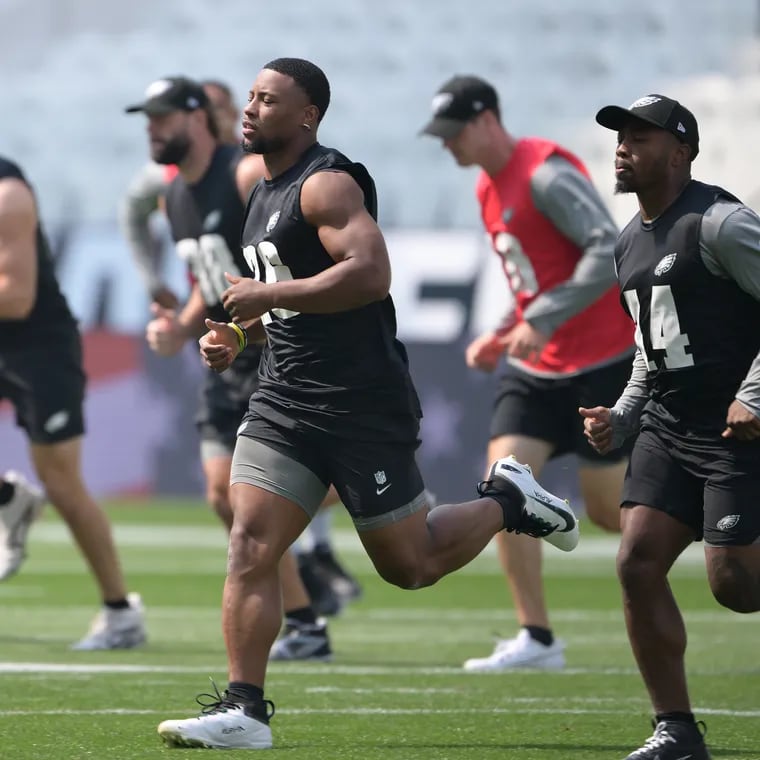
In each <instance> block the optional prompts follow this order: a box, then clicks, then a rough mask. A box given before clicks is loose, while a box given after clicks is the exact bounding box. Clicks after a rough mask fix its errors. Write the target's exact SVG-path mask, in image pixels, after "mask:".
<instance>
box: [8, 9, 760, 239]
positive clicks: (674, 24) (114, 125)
mask: <svg viewBox="0 0 760 760" xmlns="http://www.w3.org/2000/svg"><path fill="white" fill-rule="evenodd" d="M756 15H757V3H756V2H754V1H753V0H731V2H730V3H718V2H715V0H692V2H691V3H689V4H688V7H685V6H683V5H682V4H676V3H663V2H661V0H640V2H639V3H637V4H635V5H634V4H620V3H613V2H609V0H509V1H507V0H470V2H469V3H466V4H463V3H461V2H454V1H453V0H437V1H436V2H432V0H430V1H429V2H423V1H422V0H417V1H416V2H412V1H410V0H387V1H386V2H385V3H375V2H370V1H369V0H326V1H323V2H313V0H291V2H289V3H264V2H261V1H259V2H256V1H252V0H246V1H245V2H244V1H243V0H225V2H223V3H212V2H209V0H182V2H179V0H162V1H161V2H158V3H157V2H148V0H131V2H129V3H102V2H98V1H97V0H36V2H35V3H33V4H31V3H28V2H25V1H24V0H0V60H1V61H2V68H3V71H4V72H6V76H5V77H4V81H3V121H2V140H0V150H2V152H3V153H6V154H8V155H11V156H13V157H15V158H16V159H18V160H19V161H20V162H21V163H22V164H24V165H25V166H26V168H27V170H28V172H29V174H30V176H31V178H32V179H33V180H34V181H35V183H36V185H37V187H38V191H39V194H40V196H41V200H42V204H43V211H44V213H45V215H46V217H47V218H48V219H51V220H62V219H63V218H69V219H71V218H74V219H77V220H81V221H85V222H87V221H104V220H106V219H111V218H113V216H114V209H115V203H116V200H117V198H118V197H119V194H120V192H121V191H122V189H123V187H124V185H125V183H126V182H127V180H128V178H129V176H130V174H131V173H132V171H133V170H134V168H135V167H136V166H137V165H139V164H140V162H141V161H142V160H143V157H144V155H145V150H146V148H145V140H144V132H143V124H142V122H141V120H140V119H139V118H127V117H126V116H124V115H123V113H122V110H121V109H122V107H123V105H124V104H125V103H127V102H130V101H132V100H133V99H135V98H136V97H139V96H140V95H141V93H142V91H143V89H144V87H145V85H146V84H147V83H148V82H149V81H151V80H152V79H154V78H157V77H159V76H161V75H164V74H169V73H177V72H183V73H187V74H189V75H192V76H197V77H204V76H214V77H218V78H222V79H226V80H228V81H230V82H231V83H232V84H233V86H234V87H235V89H236V90H237V92H238V94H239V97H240V98H241V99H242V97H243V95H244V93H245V92H246V91H247V88H248V86H249V85H250V83H251V81H252V79H253V77H254V76H255V74H256V72H257V71H258V69H259V68H260V66H261V65H262V64H263V63H265V62H266V61H267V60H269V59H271V58H274V57H278V56H281V55H291V56H301V57H305V58H309V59H311V60H314V61H315V62H316V63H318V64H319V65H320V66H322V67H323V68H324V70H325V71H326V73H327V75H328V77H329V78H330V80H331V82H332V85H333V91H334V98H333V104H332V106H331V110H330V113H329V115H328V118H327V120H326V122H325V125H324V127H323V130H322V135H321V137H322V141H323V142H325V143H327V144H335V145H337V146H339V147H340V148H341V149H343V150H344V151H345V152H347V153H349V154H350V155H352V157H355V158H356V159H358V160H362V161H364V162H365V163H366V164H367V165H368V166H369V168H370V169H371V171H372V172H373V173H374V174H375V176H376V178H377V182H378V186H379V190H380V198H381V214H382V216H381V221H383V222H384V224H385V225H386V226H394V227H424V228H429V227H439V228H440V227H475V226H476V225H477V223H478V222H477V213H476V207H475V204H474V201H473V199H472V192H471V182H468V181H467V179H466V178H465V177H463V176H462V175H461V174H460V173H459V172H458V171H457V169H456V168H455V167H454V166H453V163H452V161H451V160H450V158H449V157H448V156H446V155H443V154H442V153H441V152H440V148H439V146H438V145H437V144H436V143H435V142H434V141H432V140H423V139H419V138H417V137H416V132H417V130H418V129H419V127H420V126H421V124H422V123H423V122H424V120H425V118H426V116H427V109H428V103H429V100H430V97H431V95H432V93H433V92H434V91H435V89H436V88H437V86H438V85H439V84H440V83H441V82H442V81H443V80H444V79H446V78H447V77H448V76H449V75H451V74H453V73H455V72H460V73H461V72H473V73H478V74H481V75H482V76H485V77H487V78H489V79H491V80H492V81H493V82H494V84H495V85H496V86H497V87H498V89H499V91H500V93H501V95H502V98H503V101H504V111H505V118H506V122H507V124H508V125H509V126H510V128H511V129H512V130H513V131H514V132H515V133H517V134H525V133H535V134H542V135H546V136H549V137H553V138H558V139H561V140H562V141H563V142H565V143H566V144H567V145H569V146H570V147H573V148H575V149H577V150H578V151H580V153H581V154H582V155H583V156H584V158H586V159H587V160H588V161H589V163H590V165H591V166H592V169H593V172H594V173H595V175H598V176H599V178H600V184H604V183H606V184H607V185H609V184H610V181H609V177H608V174H609V172H608V171H607V170H608V168H609V160H610V151H611V143H610V140H609V136H608V135H605V134H604V133H602V132H601V130H599V129H598V128H595V127H594V125H593V113H594V111H595V109H596V108H597V107H598V106H599V105H601V104H603V103H606V102H622V103H627V102H630V101H631V100H633V99H635V97H637V96H638V95H640V94H643V93H646V92H651V91H658V90H666V91H667V92H668V94H671V95H674V96H676V97H678V98H681V99H682V100H683V101H684V102H685V103H687V104H688V105H689V106H691V107H692V108H693V109H694V110H695V112H696V113H697V116H698V117H699V118H700V122H701V123H702V125H703V131H704V133H705V137H706V140H705V150H704V152H703V156H702V157H701V158H700V164H699V172H698V174H699V176H703V177H705V178H709V179H714V180H723V181H725V182H726V184H729V185H730V186H731V187H732V188H733V189H735V190H736V192H739V193H741V192H743V193H745V195H746V194H747V193H748V192H750V193H753V192H754V181H755V180H754V172H753V171H752V170H751V169H750V167H751V166H753V165H754V164H755V163H756V161H754V160H752V161H750V160H748V158H749V157H748V154H747V150H748V149H750V148H752V149H753V150H756V148H754V141H752V140H751V139H750V130H754V129H755V126H756V118H757V115H758V113H759V112H760V87H758V78H757V74H756V71H757V66H756V63H757V61H756V60H755V54H754V52H753V47H752V43H753V36H754V34H755V31H756V25H757V24H756ZM11 71H13V72H14V73H13V75H12V76H11V75H10V74H9V72H11ZM745 138H746V140H745ZM708 169H709V172H708ZM716 175H717V176H716Z"/></svg>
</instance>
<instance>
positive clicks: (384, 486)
mask: <svg viewBox="0 0 760 760" xmlns="http://www.w3.org/2000/svg"><path fill="white" fill-rule="evenodd" d="M364 422H365V423H366V415H365V416H364ZM345 425H346V423H345V421H344V422H343V424H342V428H341V435H339V436H338V435H334V434H332V433H329V432H327V431H326V430H324V429H318V428H316V427H314V426H311V425H299V424H297V422H294V424H291V425H289V426H288V427H284V426H282V425H278V424H276V423H275V422H273V421H272V420H270V419H266V418H265V417H264V416H262V415H261V414H259V413H257V412H256V405H255V404H252V406H251V411H249V413H248V414H247V415H246V418H245V423H244V425H243V426H241V433H240V435H241V437H245V438H248V439H252V440H254V441H256V442H258V443H260V444H263V445H264V446H266V447H267V448H269V449H272V450H274V451H275V452H277V453H278V454H279V455H280V456H281V458H285V459H286V460H291V461H292V462H295V463H297V464H298V465H300V466H301V467H303V468H306V470H308V471H309V472H311V473H312V474H313V475H314V476H316V479H317V480H318V481H319V482H320V483H321V484H322V485H323V486H324V490H325V491H326V489H327V487H328V486H329V485H330V484H332V485H334V486H335V489H336V490H337V492H338V495H339V496H340V498H341V501H342V502H343V504H344V505H345V506H346V509H347V510H348V512H349V514H350V515H351V517H352V519H353V521H354V524H355V525H356V528H357V530H372V529H373V528H378V527H382V526H383V525H387V524H390V523H392V522H396V521H398V520H400V519H403V518H404V517H406V516H408V515H409V514H412V513H413V512H414V511H416V510H418V509H420V508H422V507H423V506H424V503H425V499H424V490H425V486H424V483H423V481H422V475H421V474H420V471H419V469H418V467H417V462H416V459H415V451H416V449H417V447H418V445H419V439H418V438H417V435H416V433H412V434H410V431H414V430H418V420H417V419H416V418H412V419H407V418H404V419H401V420H399V424H398V435H397V436H396V440H393V441H390V440H386V441H380V440H367V439H366V438H364V437H363V435H362V433H361V430H362V429H363V428H357V436H356V437H355V438H353V439H352V438H351V437H346V436H345ZM378 425H379V426H382V427H383V428H384V429H385V430H386V431H387V430H388V428H389V417H388V416H387V415H382V416H380V415H378ZM267 459H269V458H268V457H267ZM237 460H238V452H237V450H236V456H235V459H234V460H233V473H232V482H233V483H234V482H236V481H237V480H241V481H244V482H248V483H252V484H254V485H258V486H260V487H261V488H265V489H266V490H271V491H274V492H275V493H282V494H283V495H286V496H287V497H288V498H290V499H291V500H292V501H295V502H296V503H299V504H301V506H302V507H303V508H304V509H305V510H306V511H307V512H308V513H309V514H310V515H313V514H314V512H315V511H316V508H317V507H318V506H319V502H320V501H321V499H322V498H323V497H324V491H321V492H319V491H318V490H315V489H314V488H313V487H311V486H309V487H305V488H307V490H306V492H304V493H303V494H292V491H288V490H287V489H292V487H293V485H292V483H282V482H280V481H282V480H283V479H285V480H287V478H283V473H285V472H287V468H288V465H287V461H283V460H282V459H281V460H280V461H279V462H275V461H273V460H270V461H271V464H269V465H268V466H267V465H266V464H265V465H263V466H259V467H257V468H256V469H257V474H256V475H253V476H251V475H249V474H241V473H243V468H241V467H239V466H238V464H239V463H238V461H237ZM243 464H248V465H256V463H243ZM259 464H261V463H259ZM245 469H246V470H247V472H248V473H250V472H252V471H253V470H252V469H251V468H245Z"/></svg>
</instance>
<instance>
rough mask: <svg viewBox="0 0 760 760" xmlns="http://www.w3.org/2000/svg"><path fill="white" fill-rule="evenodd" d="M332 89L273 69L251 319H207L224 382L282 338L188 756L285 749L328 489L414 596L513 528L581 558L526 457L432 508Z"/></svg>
mask: <svg viewBox="0 0 760 760" xmlns="http://www.w3.org/2000/svg"><path fill="white" fill-rule="evenodd" d="M329 93H330V90H329V84H328V82H327V79H326V77H325V75H324V74H323V73H322V71H321V70H320V69H319V68H317V67H316V66H315V65H314V64H312V63H309V62H308V61H304V60H301V59H293V58H281V59H277V60H275V61H272V62H271V63H269V64H267V65H266V66H265V67H264V69H262V71H261V72H260V73H259V75H258V77H257V78H256V81H255V82H254V84H253V87H252V89H251V92H250V95H249V100H248V103H247V105H246V107H245V109H244V115H243V146H244V148H245V149H246V150H247V151H249V152H255V153H259V154H262V155H263V156H264V160H265V164H266V180H265V181H263V182H260V183H259V184H258V185H257V186H256V187H255V188H254V190H253V192H252V194H251V197H250V199H249V202H248V208H247V211H246V218H245V222H244V225H243V246H244V251H245V255H246V258H247V260H248V263H249V265H250V267H251V269H252V271H253V273H254V277H242V278H238V277H229V280H230V282H231V287H230V288H229V289H228V290H227V291H226V292H225V293H224V295H223V302H224V306H225V308H226V309H227V311H228V313H229V314H230V315H231V316H232V318H233V319H234V320H235V322H234V323H231V324H228V325H225V324H222V323H218V322H212V321H211V320H208V321H207V322H206V324H207V326H208V328H209V332H208V333H207V334H206V335H204V336H203V337H202V338H201V340H200V345H201V354H202V355H203V358H204V360H205V361H206V363H207V364H208V365H209V366H210V367H211V368H212V369H214V370H216V371H219V372H223V371H224V370H226V369H227V368H228V367H229V366H230V365H231V364H232V362H233V360H234V359H235V357H236V356H237V355H238V353H239V352H240V351H241V350H242V349H243V348H244V346H245V345H246V342H247V341H248V340H257V341H263V340H264V338H265V331H266V346H265V348H264V354H263V356H262V360H261V364H260V366H259V387H258V390H257V391H256V392H255V393H254V394H253V396H252V397H251V403H250V407H249V411H248V414H247V415H246V417H245V418H244V420H243V424H242V425H241V428H240V433H239V437H238V440H237V445H236V447H235V453H234V457H233V464H232V487H231V498H232V510H233V526H232V530H231V532H230V545H229V561H228V567H227V580H226V583H225V588H224V599H223V613H222V627H223V631H224V639H225V645H226V649H227V657H228V666H229V684H228V687H227V689H226V691H225V692H224V694H219V693H218V692H217V694H216V695H215V696H214V697H212V702H211V703H210V704H206V705H204V707H205V709H204V712H203V713H202V714H201V715H200V716H199V717H197V718H190V719H188V720H167V721H164V722H163V723H161V724H160V725H159V727H158V732H159V734H160V735H161V736H162V737H163V739H164V740H165V741H166V742H167V743H168V744H170V745H173V746H183V747H207V748H250V749H264V748H267V747H271V746H272V733H271V730H270V727H269V718H270V717H271V715H272V714H273V711H274V710H273V705H272V703H271V702H269V701H268V700H265V699H264V681H265V676H266V668H267V654H268V652H269V647H270V646H271V644H272V642H273V641H274V639H275V637H276V636H277V632H278V629H279V625H280V620H281V615H282V610H281V600H280V593H279V584H278V579H277V566H278V563H279V560H280V557H281V556H282V554H283V552H284V551H285V550H286V548H287V547H288V546H290V544H291V543H292V542H293V541H294V540H295V539H296V538H297V537H298V536H299V535H300V534H301V532H302V531H303V530H304V528H305V527H306V526H307V524H308V522H309V520H310V519H311V517H312V516H313V515H314V513H315V512H316V510H317V508H318V506H319V504H320V502H321V501H322V499H323V497H324V495H325V492H326V491H327V487H328V484H330V483H332V484H333V485H334V486H335V488H336V489H337V491H338V493H339V495H340V497H341V500H342V502H343V503H344V504H345V505H346V508H347V509H348V511H349V513H350V514H351V517H352V519H353V521H354V525H355V526H356V529H357V531H358V532H359V535H360V537H361V541H362V543H363V544H364V547H365V549H366V550H367V553H368V555H369V556H370V558H371V559H372V561H373V563H374V565H375V567H376V568H377V571H378V573H379V574H380V576H381V577H382V578H384V579H385V580H386V581H388V582H389V583H393V584H395V585H397V586H400V587H401V588H404V589H418V588H422V587H424V586H429V585H431V584H433V583H435V582H436V581H437V580H438V579H439V578H441V577H442V576H444V575H446V574H447V573H450V572H452V571H454V570H456V569H458V568H460V567H462V566H463V565H466V564H467V563H468V562H469V561H470V560H472V559H473V558H474V557H476V556H477V555H478V554H479V553H480V552H481V551H482V550H483V548H484V547H485V546H486V545H487V544H488V542H489V541H490V540H491V538H492V537H493V536H494V535H495V534H496V533H497V532H499V531H501V530H508V531H516V532H517V531H519V532H521V533H526V534H528V535H532V536H535V537H542V538H546V539H547V540H548V541H549V542H550V543H552V544H554V545H555V546H557V547H559V548H560V549H563V550H565V551H570V550H571V549H573V548H575V546H576V544H577V542H578V526H577V522H576V519H575V516H574V514H573V512H572V510H571V509H570V508H569V507H568V506H567V504H566V503H565V502H564V501H562V500H561V499H558V498H557V497H555V496H553V495H552V494H550V493H548V492H546V491H545V490H544V489H543V488H541V487H540V486H539V485H538V483H536V481H535V480H534V479H533V477H532V475H531V471H530V469H529V468H528V467H525V466H524V465H521V464H519V463H518V462H516V461H515V460H514V459H511V458H505V459H500V460H498V461H496V462H495V463H494V464H493V466H492V467H491V470H490V473H489V478H488V480H486V481H484V482H483V483H481V484H480V485H479V486H478V495H479V498H477V499H475V500H474V501H470V502H467V503H464V504H449V505H443V506H439V507H436V508H435V509H434V510H430V509H429V507H428V504H427V503H426V499H425V488H424V484H423V482H422V477H421V475H420V472H419V470H418V468H417V464H416V462H415V450H416V449H417V446H418V445H419V439H418V432H419V418H420V416H421V412H420V408H419V401H418V399H417V394H416V392H415V389H414V385H413V383H412V380H411V378H410V376H409V371H408V366H407V358H406V350H405V348H404V346H403V344H402V343H400V342H399V341H398V340H397V338H396V318H395V310H394V306H393V302H392V300H391V297H390V295H389V286H390V264H389V259H388V252H387V250H386V246H385V241H384V238H383V235H382V233H381V232H380V230H379V228H378V226H377V223H376V221H375V219H376V196H375V187H374V182H373V180H372V178H371V177H370V175H369V174H368V172H367V170H366V169H365V168H364V167H363V166H362V165H361V164H356V163H353V162H351V161H349V159H347V158H346V157H345V156H344V155H342V154H341V153H339V152H338V151H336V150H333V149H330V148H325V147H323V146H321V145H320V144H319V143H318V142H317V138H316V133H317V126H318V124H319V122H320V120H321V118H322V117H323V116H324V113H325V110H326V108H327V105H328V102H329Z"/></svg>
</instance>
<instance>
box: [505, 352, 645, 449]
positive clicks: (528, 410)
mask: <svg viewBox="0 0 760 760" xmlns="http://www.w3.org/2000/svg"><path fill="white" fill-rule="evenodd" d="M631 364H632V359H631V357H626V358H625V359H621V360H619V361H616V362H614V363H613V364H608V365H606V366H604V367H600V368H599V369H594V370H591V371H589V372H584V373H583V374H581V375H573V376H572V377H562V378H546V377H536V376H535V375H529V374H528V373H527V372H524V371H522V370H520V369H519V368H517V367H514V366H511V365H510V366H509V367H508V368H507V372H506V373H505V374H504V376H503V377H502V378H501V382H500V384H499V388H498V390H497V393H496V401H495V402H494V411H493V416H492V418H491V438H492V439H493V438H499V437H501V436H504V435H524V436H528V437H530V438H538V439H539V440H541V441H546V442H547V443H549V444H552V445H553V446H554V449H553V451H552V457H557V456H561V455H563V454H570V453H573V454H577V455H578V457H579V458H580V459H581V460H583V462H584V463H588V464H594V463H598V464H601V463H614V462H620V461H622V460H624V459H625V458H626V457H627V456H628V454H629V453H630V447H631V443H630V442H628V443H627V444H626V445H624V446H622V447H621V448H619V449H616V450H615V451H612V452H610V453H609V454H605V455H601V454H597V453H596V452H595V451H594V450H593V449H592V448H591V446H589V443H588V440H587V439H586V437H585V436H584V434H583V419H582V418H581V416H580V415H579V414H578V407H579V406H585V407H591V406H613V405H614V403H615V402H616V401H617V400H618V398H619V397H620V394H621V393H622V392H623V388H625V386H626V383H627V382H628V378H629V377H630V376H631Z"/></svg>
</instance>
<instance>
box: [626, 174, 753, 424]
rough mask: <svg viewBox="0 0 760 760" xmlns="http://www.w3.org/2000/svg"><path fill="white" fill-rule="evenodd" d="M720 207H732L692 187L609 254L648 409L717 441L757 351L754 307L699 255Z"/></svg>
mask: <svg viewBox="0 0 760 760" xmlns="http://www.w3.org/2000/svg"><path fill="white" fill-rule="evenodd" d="M719 199H728V200H733V201H738V199H737V198H735V197H734V196H733V195H731V194H730V193H728V192H726V191H725V190H723V189H722V188H720V187H715V186H712V185H705V184H703V183H701V182H697V181H695V180H692V181H691V182H690V183H689V184H688V185H687V186H686V188H685V189H684V191H683V192H682V193H681V195H680V196H679V197H678V199H677V200H676V201H675V202H674V203H673V204H672V205H671V206H670V207H669V208H668V209H667V210H666V211H665V212H664V213H663V214H662V215H661V216H659V217H658V218H657V219H656V220H655V221H654V222H652V223H649V224H645V223H644V222H643V221H642V220H641V217H640V215H637V216H636V217H634V219H633V220H632V221H631V222H630V223H629V224H628V226H627V227H626V228H625V229H624V230H623V232H622V233H621V235H620V238H619V239H618V243H617V246H616V249H615V263H616V266H617V271H618V280H619V282H620V290H621V294H622V295H621V299H622V301H623V306H624V308H625V309H626V310H627V311H628V313H629V314H630V315H631V317H632V318H633V320H634V322H635V323H636V344H637V346H638V347H639V349H640V350H641V352H642V354H643V355H644V358H645V360H646V362H647V367H648V383H649V388H650V392H651V395H652V401H651V402H650V403H649V405H648V407H647V409H648V410H649V411H650V412H651V413H653V414H655V416H656V417H660V418H662V419H666V420H671V421H674V422H676V423H682V425H683V426H684V427H686V428H687V429H690V430H695V431H706V432H707V431H711V432H716V431H717V432H718V433H719V432H720V431H722V430H723V429H724V428H725V421H726V412H727V411H728V407H729V406H730V404H731V402H732V401H733V399H734V396H735V395H736V392H737V391H738V389H739V386H740V384H741V382H742V380H743V379H744V377H745V375H746V374H747V372H748V370H749V368H750V365H751V364H752V361H753V360H754V358H755V356H757V354H758V351H759V350H760V330H758V324H760V304H759V303H758V302H757V301H756V300H755V299H754V298H752V297H751V296H750V295H749V294H747V293H746V292H745V291H743V290H742V289H741V288H740V287H739V286H738V285H737V284H736V282H734V281H733V280H731V279H727V278H723V277H718V276H716V275H714V274H712V273H711V272H710V271H709V270H708V269H707V267H706V266H705V264H704V262H703V261H702V256H701V254H700V230H701V224H702V217H703V215H704V213H705V212H706V211H707V209H709V208H710V206H712V205H713V204H714V203H715V202H716V201H718V200H719Z"/></svg>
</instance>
